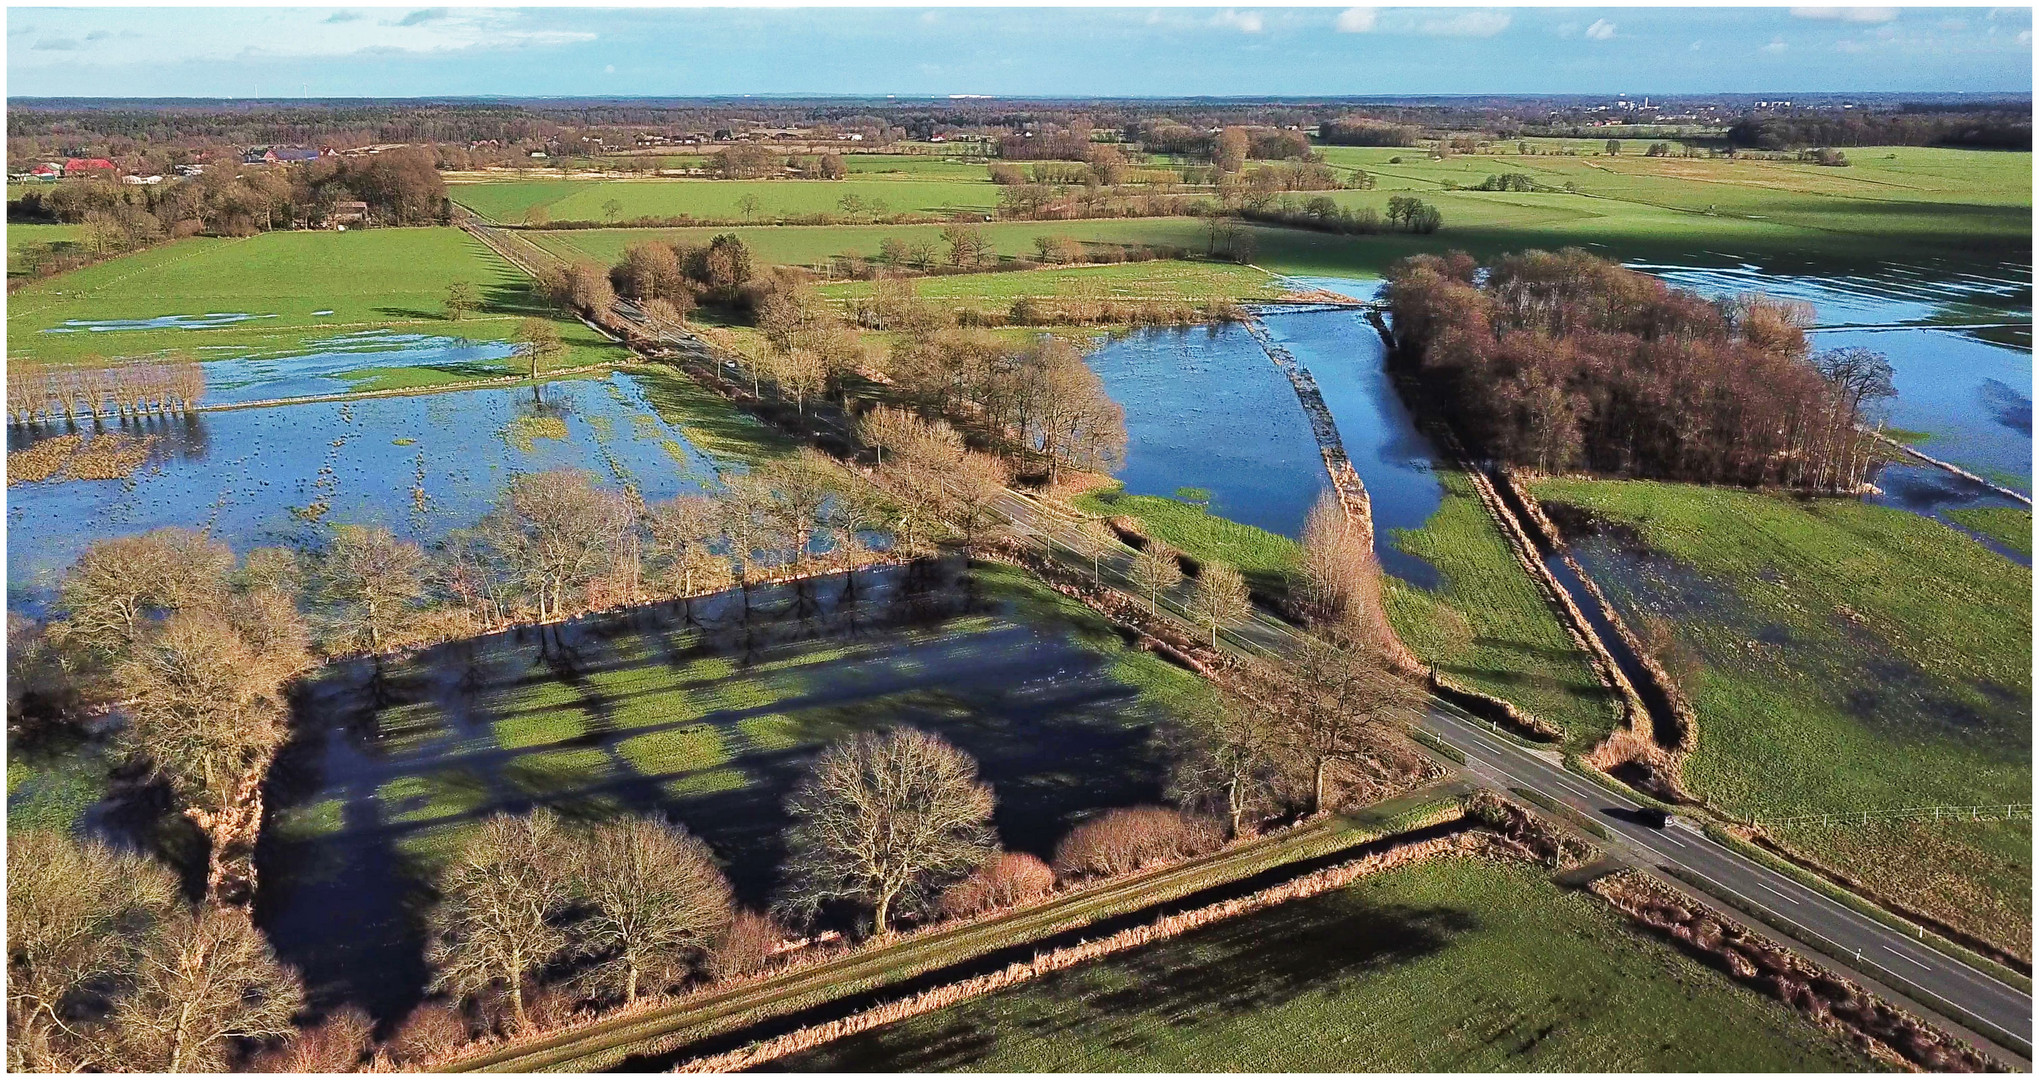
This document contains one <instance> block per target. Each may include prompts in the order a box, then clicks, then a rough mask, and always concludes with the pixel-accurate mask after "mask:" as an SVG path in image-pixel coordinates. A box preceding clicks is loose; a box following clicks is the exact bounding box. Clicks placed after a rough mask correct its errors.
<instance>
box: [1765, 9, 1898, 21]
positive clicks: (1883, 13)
mask: <svg viewBox="0 0 2039 1080" xmlns="http://www.w3.org/2000/svg"><path fill="white" fill-rule="evenodd" d="M1791 14H1792V15H1794V16H1796V17H1798V18H1801V19H1839V20H1841V21H1842V22H1857V23H1880V22H1889V21H1890V20H1892V19H1895V18H1897V9H1896V8H1885V7H1795V8H1792V9H1791Z"/></svg>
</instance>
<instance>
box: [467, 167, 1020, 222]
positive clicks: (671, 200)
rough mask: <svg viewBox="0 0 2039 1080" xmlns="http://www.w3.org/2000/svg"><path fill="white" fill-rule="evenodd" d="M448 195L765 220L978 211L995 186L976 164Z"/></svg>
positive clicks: (478, 203) (524, 210)
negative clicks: (748, 204)
mask: <svg viewBox="0 0 2039 1080" xmlns="http://www.w3.org/2000/svg"><path fill="white" fill-rule="evenodd" d="M450 194H451V195H452V196H453V200H454V201H455V202H457V203H459V204H461V205H462V206H465V207H467V208H468V209H470V210H473V211H474V212H476V213H478V214H481V215H483V216H485V217H489V218H493V219H494V220H496V221H500V222H504V223H506V224H517V223H522V222H527V221H532V220H536V219H535V218H533V217H532V215H531V211H532V210H534V209H535V208H539V207H543V208H544V213H545V216H546V217H548V218H549V219H550V220H553V221H629V220H631V219H633V218H645V217H682V216H686V217H696V218H702V219H706V220H709V221H747V220H756V221H759V222H766V223H769V222H772V221H777V220H781V219H784V218H795V217H809V216H812V215H815V214H836V215H841V216H844V217H852V218H854V217H858V216H865V217H869V216H883V215H886V214H909V213H926V214H947V213H954V212H958V211H976V212H979V213H983V212H986V211H989V210H991V209H993V208H995V207H996V206H997V205H998V188H997V187H995V186H994V185H993V184H992V183H991V181H990V178H989V176H988V174H983V173H982V172H981V170H980V176H979V178H978V179H973V180H935V179H924V178H922V177H921V176H919V175H909V174H902V176H901V178H900V179H871V180H672V179H658V180H528V181H527V180H516V181H508V182H502V183H482V184H456V185H453V187H452V188H451V189H450ZM745 196H749V197H751V198H754V199H756V200H757V208H756V209H755V210H754V211H753V212H751V213H748V214H747V213H745V212H744V207H743V200H744V197H745ZM846 198H855V199H858V200H861V201H862V202H863V203H864V206H865V208H864V209H863V210H861V211H854V212H853V211H851V210H848V209H845V208H844V207H843V206H842V205H841V203H842V201H843V200H844V199H846ZM610 202H614V203H616V204H617V207H616V209H615V211H614V212H613V213H612V212H610V210H609V209H608V208H607V204H608V203H610ZM879 204H883V208H882V209H881V208H880V207H879Z"/></svg>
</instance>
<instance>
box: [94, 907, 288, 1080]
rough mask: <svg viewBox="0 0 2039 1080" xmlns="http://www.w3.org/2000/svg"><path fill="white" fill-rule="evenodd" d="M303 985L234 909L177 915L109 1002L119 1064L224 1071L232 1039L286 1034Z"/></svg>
mask: <svg viewBox="0 0 2039 1080" xmlns="http://www.w3.org/2000/svg"><path fill="white" fill-rule="evenodd" d="M303 1002H304V987H303V986H302V985H301V984H299V982H298V980H297V975H296V973H295V972H293V971H291V969H289V968H287V967H285V966H283V965H282V964H281V963H279V962H277V959H276V955H275V953H273V952H271V951H270V948H269V942H268V941H267V940H266V939H264V938H263V937H262V932H261V931H260V930H257V929H255V924H254V923H253V922H251V921H249V918H248V915H247V913H246V912H245V911H243V910H241V909H239V908H233V907H223V906H220V905H216V904H204V905H201V906H200V907H198V908H197V909H196V910H195V911H192V912H188V913H184V914H180V915H179V916H177V917H176V918H174V919H172V920H171V921H170V923H169V924H168V925H167V926H165V927H164V929H163V932H162V934H161V935H159V936H158V937H156V938H155V939H154V940H153V941H152V942H151V943H150V946H149V948H148V949H147V950H146V951H145V952H144V953H143V956H142V962H141V963H140V964H139V965H138V966H137V968H136V971H135V975H134V986H133V989H132V990H130V991H129V992H128V993H126V994H124V995H123V996H122V997H121V999H120V1001H119V1002H118V1003H117V1004H116V1005H115V1006H114V1009H113V1029H114V1034H115V1042H116V1045H117V1046H118V1048H119V1049H118V1051H117V1052H118V1053H119V1055H120V1059H119V1066H120V1068H122V1069H125V1070H131V1071H135V1072H223V1071H225V1070H226V1067H227V1065H228V1064H229V1059H228V1055H229V1053H230V1052H231V1050H232V1049H233V1045H234V1040H237V1039H275V1038H282V1037H284V1036H286V1035H289V1034H291V1032H292V1030H293V1029H292V1027H291V1023H290V1018H291V1016H292V1015H293V1014H294V1013H296V1012H297V1010H298V1007H299V1006H300V1005H302V1004H303Z"/></svg>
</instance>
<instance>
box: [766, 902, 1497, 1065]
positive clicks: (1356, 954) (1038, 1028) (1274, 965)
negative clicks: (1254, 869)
mask: <svg viewBox="0 0 2039 1080" xmlns="http://www.w3.org/2000/svg"><path fill="white" fill-rule="evenodd" d="M1478 927H1479V920H1478V919H1477V917H1476V916H1475V915H1474V914H1473V913H1472V912H1469V911H1464V910H1460V909H1456V908H1446V907H1413V906H1404V905H1384V906H1380V907H1373V906H1368V905H1365V904H1363V903H1361V902H1359V901H1358V900H1357V899H1356V898H1355V897H1353V896H1352V895H1351V894H1349V893H1337V894H1332V895H1330V896H1326V897H1319V898H1316V899H1312V900H1302V901H1297V902H1294V903H1291V904H1288V905H1286V906H1284V907H1280V908H1276V909H1274V910H1272V911H1269V912H1265V913H1262V914H1259V915H1254V916H1250V917H1247V918H1243V919H1237V920H1233V921H1231V922H1226V923H1220V924H1218V925H1216V926H1212V927H1208V928H1206V929H1204V930H1200V931H1197V932H1195V933H1191V934H1187V935H1184V936H1183V937H1181V938H1178V939H1176V940H1174V941H1171V942H1167V943H1163V944H1159V945H1154V946H1150V947H1147V948H1143V949H1139V950H1136V951H1134V952H1131V953H1128V954H1125V955H1123V956H1119V957H1114V958H1111V959H1107V960H1103V961H1099V962H1098V964H1097V965H1091V966H1085V967H1079V968H1076V969H1073V970H1070V971H1066V972H1062V973H1058V974H1055V975H1051V976H1048V977H1047V978H1044V979H1042V980H1041V981H1040V982H1038V983H1035V984H1033V985H1032V986H1030V987H1027V988H1024V989H1019V990H1015V991H1011V992H1009V995H1001V997H1008V996H1009V997H1010V998H1011V999H1012V1000H1010V1001H1009V1002H1007V1003H1006V1005H1007V1008H1005V1009H999V1008H997V1007H996V1006H994V1005H992V1004H991V1003H990V1002H986V1003H984V1004H982V1005H963V1006H959V1007H957V1008H954V1009H951V1010H948V1011H946V1012H942V1013H938V1014H936V1015H935V1016H933V1017H930V1018H928V1019H927V1020H924V1021H921V1022H917V1023H910V1024H905V1025H899V1026H896V1027H892V1028H888V1029H881V1030H879V1031H877V1032H874V1033H872V1034H870V1035H866V1036H862V1037H856V1038H850V1039H845V1040H842V1041H840V1042H837V1043H834V1044H832V1045H830V1046H828V1047H825V1048H823V1049H821V1050H818V1051H815V1052H813V1053H809V1054H802V1055H797V1056H794V1057H790V1058H787V1059H784V1060H782V1061H780V1062H778V1063H776V1064H775V1065H773V1066H767V1067H766V1068H767V1069H773V1070H776V1069H783V1070H789V1071H819V1072H863V1071H883V1072H917V1071H949V1070H956V1069H963V1068H968V1067H971V1066H973V1065H977V1064H979V1063H982V1062H984V1061H986V1060H987V1059H988V1058H989V1057H990V1056H991V1054H992V1052H993V1051H994V1050H995V1049H997V1047H998V1044H999V1042H1000V1040H1001V1039H1004V1038H1025V1039H1027V1040H1029V1041H1031V1042H1035V1043H1038V1044H1039V1045H1041V1046H1043V1047H1054V1046H1071V1047H1085V1048H1091V1049H1093V1050H1095V1049H1100V1048H1102V1049H1108V1050H1109V1051H1110V1054H1109V1059H1110V1060H1113V1061H1114V1062H1116V1063H1117V1064H1118V1065H1119V1066H1120V1067H1123V1068H1130V1069H1138V1068H1142V1067H1143V1066H1144V1067H1152V1064H1153V1063H1152V1062H1151V1061H1150V1060H1148V1059H1150V1058H1151V1056H1152V1055H1153V1053H1154V1052H1155V1051H1157V1050H1158V1049H1159V1048H1160V1044H1161V1043H1162V1042H1164V1041H1165V1040H1166V1035H1165V1031H1166V1029H1169V1028H1176V1029H1191V1028H1196V1027H1199V1026H1203V1025H1208V1024H1212V1023H1223V1022H1227V1021H1230V1020H1233V1019H1237V1018H1240V1017H1248V1016H1252V1015H1254V1014H1256V1013H1260V1012H1264V1011H1267V1010H1270V1009H1276V1008H1280V1007H1281V1006H1283V1005H1286V1004H1288V1003H1289V1002H1292V1001H1294V1000H1296V999H1297V998H1299V997H1302V996H1303V995H1306V994H1311V993H1330V994H1338V993H1343V992H1345V990H1346V988H1348V987H1350V986H1352V985H1353V984H1356V983H1360V982H1363V981H1364V980H1366V979H1367V978H1368V977H1369V976H1370V975H1371V974H1372V973H1374V972H1378V971H1382V970H1384V969H1387V968H1390V967H1394V966H1396V965H1400V964H1406V963H1408V962H1410V961H1412V960H1415V959H1418V958H1420V957H1423V956H1426V955H1430V954H1432V953H1436V952H1439V951H1441V950H1443V949H1445V948H1447V947H1449V946H1450V945H1451V943H1452V942H1453V941H1454V940H1456V939H1457V938H1459V937H1461V936H1463V935H1465V934H1468V933H1471V932H1474V931H1476V930H1477V929H1478ZM991 1000H992V1001H997V1000H998V999H996V998H994V999H991ZM1022 1003H1024V1004H1022ZM1006 1016H1009V1017H1011V1019H1009V1020H1006V1019H1002V1017H1006ZM1002 1024H1003V1026H1001V1025H1002ZM1050 1054H1051V1055H1052V1054H1053V1051H1050ZM1096 1060H1101V1059H1076V1060H1070V1059H1067V1058H1061V1057H1059V1056H1049V1057H1047V1058H1045V1059H1035V1060H1033V1061H1032V1065H1033V1066H1034V1067H1037V1068H1068V1067H1077V1068H1083V1067H1089V1066H1092V1065H1093V1063H1094V1061H1096ZM1204 1064H1205V1065H1206V1067H1210V1068H1223V1067H1226V1066H1227V1064H1228V1063H1227V1062H1222V1061H1212V1062H1207V1063H1204Z"/></svg>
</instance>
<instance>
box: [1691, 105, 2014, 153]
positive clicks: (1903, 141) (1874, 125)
mask: <svg viewBox="0 0 2039 1080" xmlns="http://www.w3.org/2000/svg"><path fill="white" fill-rule="evenodd" d="M1727 141H1728V144H1729V145H1731V146H1746V147H1753V148H1755V149H1758V150H1798V149H1804V148H1809V147H1823V146H1825V147H1832V146H1965V147H1974V148H1978V149H1985V150H2030V149H2032V114H2031V112H2030V110H2029V109H2028V110H2026V111H2025V112H2022V113H2018V112H1991V111H1984V112H1957V113H1942V112H1925V111H1916V112H1914V111H1904V112H1895V113H1882V112H1868V111H1849V112H1846V113H1836V112H1792V113H1785V114H1767V115H1751V116H1745V117H1743V118H1742V119H1741V120H1738V121H1736V122H1735V124H1734V126H1732V127H1730V128H1728V130H1727Z"/></svg>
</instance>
